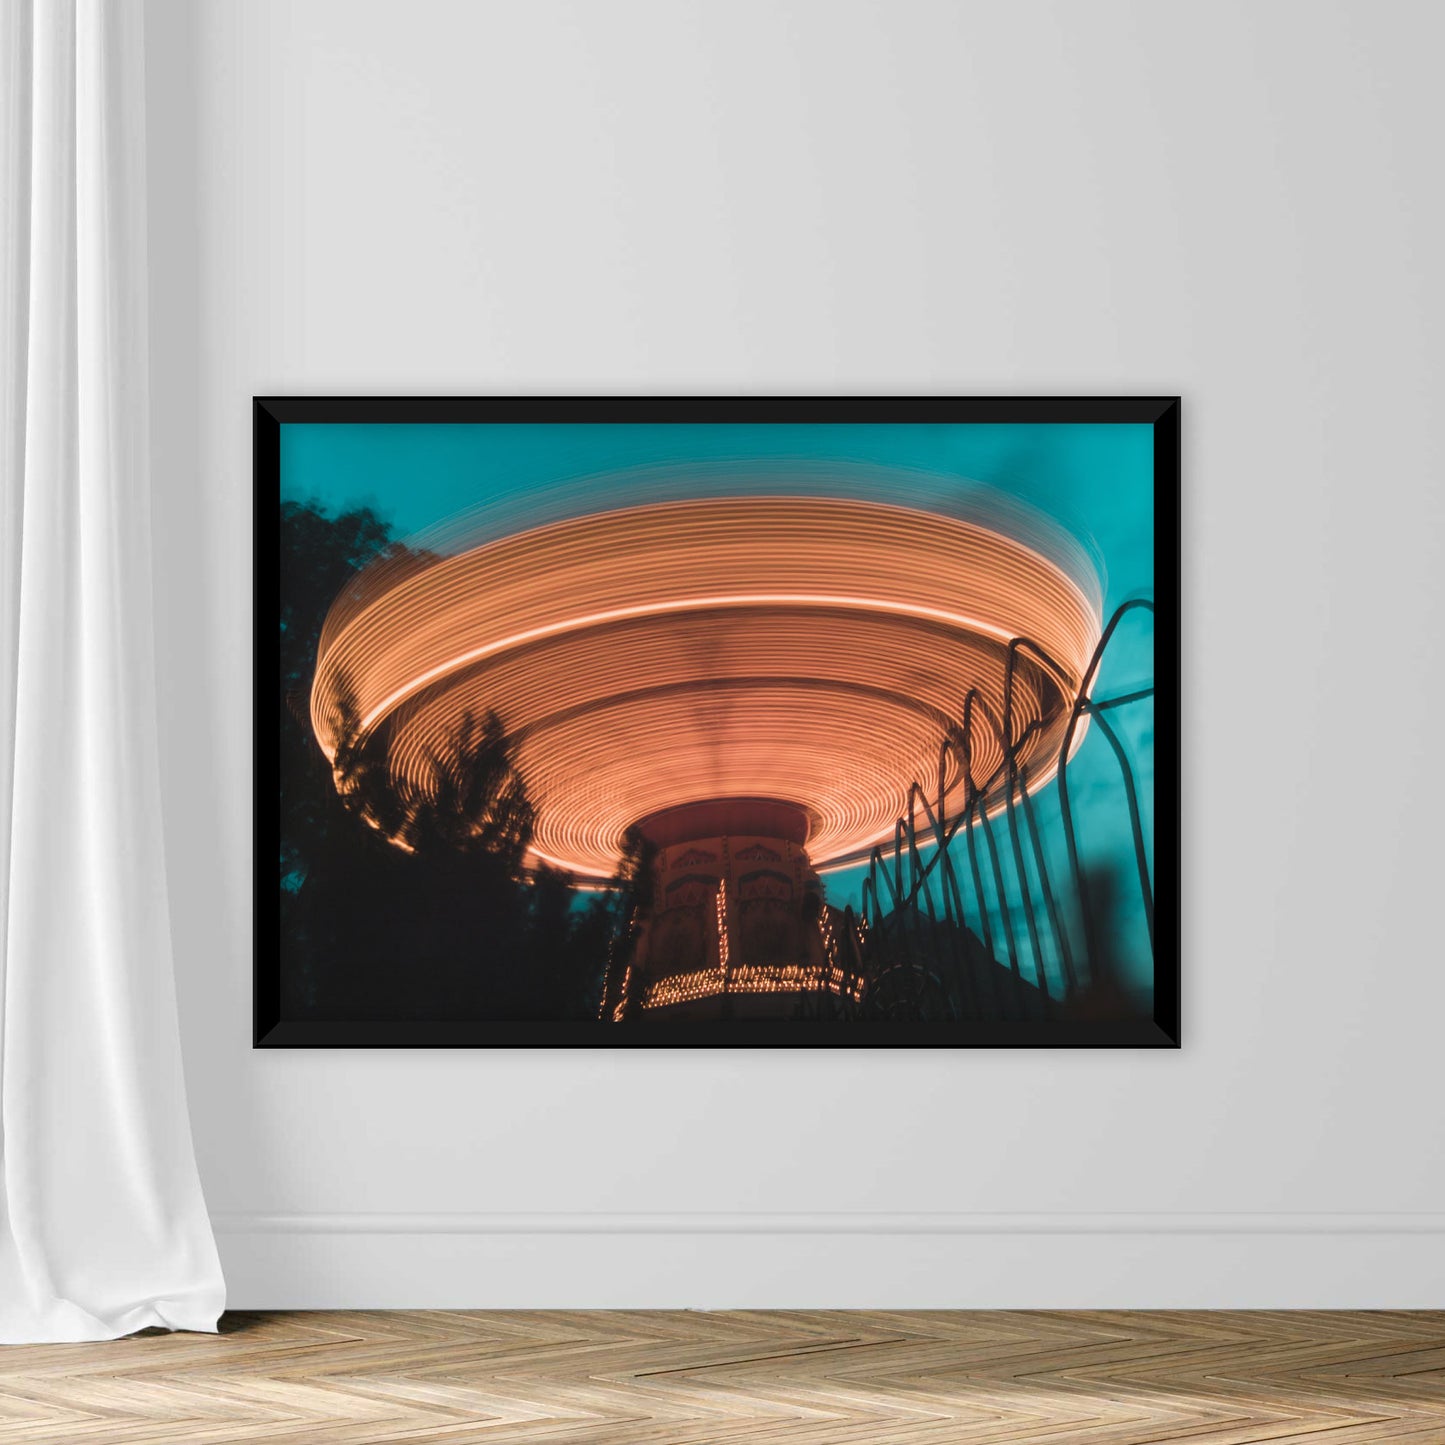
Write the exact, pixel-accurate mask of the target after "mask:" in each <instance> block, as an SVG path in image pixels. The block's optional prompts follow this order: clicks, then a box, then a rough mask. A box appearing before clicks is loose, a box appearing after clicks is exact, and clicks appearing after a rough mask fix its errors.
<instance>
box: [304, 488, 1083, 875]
mask: <svg viewBox="0 0 1445 1445" xmlns="http://www.w3.org/2000/svg"><path fill="white" fill-rule="evenodd" d="M1018 636H1024V637H1028V638H1030V639H1032V640H1033V641H1034V642H1036V643H1038V644H1039V645H1040V646H1041V647H1043V648H1044V650H1045V651H1046V652H1047V653H1048V654H1049V656H1050V657H1051V658H1053V659H1054V660H1055V662H1056V663H1057V669H1046V668H1044V667H1042V666H1039V665H1037V664H1036V663H1034V662H1033V661H1030V660H1027V659H1025V660H1021V661H1020V662H1019V663H1018V664H1017V673H1016V678H1015V692H1014V726H1015V729H1016V730H1022V729H1023V728H1024V727H1026V726H1028V725H1029V724H1030V723H1037V724H1038V725H1039V730H1038V732H1036V733H1035V735H1034V739H1033V742H1032V744H1031V745H1030V747H1029V748H1028V755H1029V756H1031V757H1034V758H1037V759H1040V760H1043V759H1048V758H1051V757H1052V756H1053V755H1054V754H1055V753H1056V752H1057V750H1058V747H1059V744H1060V742H1061V740H1062V735H1063V728H1064V724H1065V721H1066V716H1065V715H1066V711H1067V702H1068V701H1071V700H1072V696H1073V692H1074V689H1075V688H1076V687H1077V684H1078V682H1079V679H1080V678H1081V676H1082V674H1083V670H1084V668H1085V667H1086V666H1087V662H1088V658H1089V656H1090V653H1091V651H1092V649H1093V647H1094V644H1095V643H1096V641H1097V640H1098V636H1099V609H1098V604H1097V600H1092V599H1091V595H1090V591H1089V590H1088V587H1087V579H1076V578H1075V577H1073V576H1071V575H1069V573H1068V572H1067V571H1065V570H1064V568H1063V567H1061V566H1060V565H1059V564H1058V563H1057V562H1056V561H1052V560H1049V559H1048V558H1046V557H1045V556H1043V555H1042V554H1041V553H1040V552H1039V551H1037V550H1035V549H1033V548H1031V547H1029V546H1028V545H1026V544H1025V543H1023V542H1021V541H1018V540H1015V539H1014V538H1012V537H1010V536H1006V535H1004V534H1003V533H1002V532H1000V531H998V530H995V529H993V528H991V527H988V526H983V525H980V524H979V523H977V522H974V521H970V520H965V519H961V518H957V517H952V516H943V515H939V514H937V513H934V512H925V511H919V510H915V509H910V508H904V507H896V506H890V505H887V504H884V503H879V502H873V501H862V500H857V499H850V498H844V499H839V498H832V497H824V496H817V497H812V496H809V497H776V496H741V497H731V498H708V499H705V500H697V501H688V502H672V501H670V502H661V503H654V504H651V505H648V506H643V507H632V508H626V509H621V510H617V511H611V512H600V513H594V514H592V515H589V516H582V517H572V518H568V519H566V520H563V521H559V522H554V523H550V524H548V525H546V526H543V527H537V528H533V529H531V530H529V531H525V532H520V533H517V534H514V535H512V536H509V537H504V538H500V539H497V540H491V541H487V542H485V543H484V544H482V545H480V546H475V547H470V548H467V549H466V550H463V551H460V552H458V553H456V554H454V555H447V556H436V557H433V558H430V559H428V560H426V561H424V562H422V563H417V564H412V565H404V566H396V565H395V564H391V563H382V564H379V565H378V566H377V567H376V568H375V569H374V575H371V576H368V574H365V573H364V574H362V578H361V579H360V581H359V584H358V585H356V586H354V587H352V588H350V589H348V592H347V594H346V595H345V597H344V598H342V599H339V600H338V603H337V605H336V607H335V608H333V612H332V615H331V616H330V617H329V618H328V620H327V624H326V628H325V629H324V631H323V641H322V648H321V655H320V657H319V659H318V663H317V669H316V678H315V682H314V684H313V688H312V694H311V717H312V724H313V727H314V730H315V732H316V736H317V738H318V740H319V742H320V743H321V746H322V747H323V749H325V751H326V752H327V754H328V755H329V756H330V755H333V754H334V752H335V749H336V746H337V744H338V741H339V738H338V735H337V729H338V727H339V722H340V716H341V703H342V700H343V698H345V697H348V696H349V697H350V699H351V700H352V702H353V704H354V706H355V709H356V710H357V713H358V715H359V717H360V719H361V727H362V731H363V734H365V733H368V732H370V731H371V730H373V729H375V728H377V727H378V726H379V725H381V724H382V723H383V722H384V723H385V724H386V725H387V729H388V732H389V734H390V738H391V752H390V765H391V769H392V772H393V775H394V776H396V777H398V778H399V779H404V780H406V781H407V782H408V783H409V784H410V785H411V786H412V787H425V786H426V783H427V779H428V778H429V776H430V770H431V761H430V759H431V757H433V756H444V755H445V751H446V744H447V740H448V739H449V737H450V736H451V734H452V733H453V731H454V729H455V727H456V724H457V722H458V720H459V719H460V717H461V716H462V714H463V713H465V712H468V711H470V712H472V713H473V714H479V713H481V712H483V711H485V710H486V709H488V708H492V709H495V710H496V712H497V713H498V714H499V716H500V717H501V718H502V721H503V723H504V724H505V726H506V727H507V729H508V731H509V733H510V735H511V736H512V739H513V741H514V744H515V747H516V759H517V765H518V769H519V771H520V772H521V775H522V778H523V781H524V782H525V784H526V787H527V791H528V794H529V796H530V797H531V799H532V801H533V804H534V806H535V808H536V825H535V835H534V839H533V857H534V858H535V859H537V860H541V861H547V862H550V863H553V864H554V865H556V866H560V867H564V868H566V869H568V870H569V871H571V872H573V873H577V874H581V875H583V876H586V877H592V878H604V877H607V876H609V875H610V874H611V873H612V872H613V870H614V868H615V866H616V861H617V857H618V854H619V849H620V845H621V840H622V836H623V833H624V831H625V830H626V828H627V827H628V826H629V825H630V824H632V823H634V822H636V821H637V820H638V819H639V818H642V817H645V816H648V815H650V814H653V813H656V812H660V811H662V810H663V809H665V808H671V807H677V806H679V805H682V804H686V803H691V802H698V801H701V800H703V799H708V798H726V797H758V798H776V799H779V800H782V801H785V802H789V803H792V804H795V805H796V806H798V807H799V808H801V809H802V810H803V811H804V812H805V813H806V814H807V816H808V819H809V823H810V831H809V838H808V851H809V855H810V857H811V858H812V860H813V862H814V863H815V865H818V866H822V865H826V864H828V863H836V862H839V861H841V860H845V859H847V858H850V857H853V856H857V855H858V854H859V853H861V852H864V851H866V849H867V848H868V847H869V846H870V845H871V844H872V843H874V842H876V841H878V840H879V839H881V838H884V837H889V836H891V835H892V831H893V825H894V820H895V819H896V818H897V816H898V814H899V813H900V812H901V811H902V808H903V806H904V803H905V799H906V795H907V791H908V787H909V784H910V783H911V782H913V781H914V780H915V779H924V780H929V779H932V778H934V777H935V776H936V770H937V766H938V747H939V742H940V740H941V739H942V737H943V736H944V732H945V730H946V729H947V728H948V727H949V726H950V725H952V724H953V723H955V722H956V720H957V718H958V716H959V713H960V710H961V707H962V702H963V697H964V695H965V693H966V692H967V691H968V689H969V688H970V687H977V688H978V690H979V692H980V693H981V695H982V696H983V698H984V699H985V700H986V702H987V703H988V705H989V706H990V707H991V708H992V709H993V710H994V712H995V714H1000V713H1001V712H1002V708H1003V674H1004V663H1003V660H1004V654H1005V649H1006V646H1007V643H1008V641H1009V639H1011V638H1014V637H1018ZM986 733H987V730H979V731H977V732H976V733H975V745H976V746H975V759H974V775H975V777H986V776H988V774H989V773H990V772H991V771H992V770H993V769H994V768H995V767H997V766H998V764H999V763H1000V761H1001V751H1000V749H999V747H998V743H997V740H996V739H994V738H992V737H989V736H987V735H986ZM960 782H961V780H960V779H959V778H958V777H956V776H952V775H951V776H950V778H949V787H950V789H951V790H952V789H956V788H957V787H958V786H959V785H960Z"/></svg>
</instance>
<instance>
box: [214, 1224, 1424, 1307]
mask: <svg viewBox="0 0 1445 1445" xmlns="http://www.w3.org/2000/svg"><path fill="white" fill-rule="evenodd" d="M214 1223H215V1228H216V1236H217V1243H218V1245H219V1247H220V1250H221V1261H222V1264H223V1265H224V1267H225V1271H226V1280H227V1286H228V1305H229V1307H230V1308H232V1309H365V1308H373V1309H383V1308H393V1309H401V1308H438V1309H564V1308H567V1309H664V1308H668V1309H689V1308H691V1309H744V1308H751V1309H763V1308H777V1309H785V1308H797V1309H803V1308H816V1309H825V1308H826V1309H846V1308H896V1309H902V1308H915V1309H995V1308H1012V1309H1107V1308H1135V1309H1388V1308H1395V1309H1438V1308H1441V1307H1445V1214H1026V1215H1025V1214H1017V1215H997V1214H991V1215H983V1214H801V1213H799V1214H752V1213H736V1214H364V1213H361V1214H218V1215H217V1216H215V1219H214Z"/></svg>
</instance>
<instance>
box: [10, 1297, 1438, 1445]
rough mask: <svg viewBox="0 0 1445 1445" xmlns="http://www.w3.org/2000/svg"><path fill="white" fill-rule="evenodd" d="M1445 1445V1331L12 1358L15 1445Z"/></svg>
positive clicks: (722, 1327) (932, 1318) (573, 1325)
mask: <svg viewBox="0 0 1445 1445" xmlns="http://www.w3.org/2000/svg"><path fill="white" fill-rule="evenodd" d="M231 1440H237V1441H239V1440H266V1441H283V1442H303V1441H305V1442H318V1445H321V1442H325V1445H343V1442H345V1445H354V1442H360V1441H382V1440H398V1441H406V1442H409V1445H416V1442H423V1441H447V1442H453V1445H456V1442H462V1441H473V1440H476V1441H499V1442H500V1441H512V1440H517V1441H544V1440H545V1441H547V1442H549V1445H564V1442H584V1441H585V1442H589V1445H592V1442H595V1445H624V1442H626V1445H632V1442H652V1445H702V1442H706V1445H720V1442H732V1441H746V1442H754V1445H784V1442H787V1445H798V1442H804V1441H806V1442H810V1445H868V1442H882V1441H898V1442H924V1441H927V1442H949V1445H984V1442H989V1445H1004V1442H1007V1445H1023V1442H1031V1441H1047V1442H1049V1445H1144V1442H1153V1441H1169V1442H1176V1445H1178V1442H1189V1445H1246V1442H1250V1441H1265V1440H1267V1441H1272V1442H1275V1445H1285V1442H1290V1441H1296V1442H1310V1445H1363V1442H1366V1441H1381V1440H1400V1441H1409V1442H1412V1445H1425V1442H1427V1441H1428V1442H1434V1445H1445V1314H1425V1313H1415V1314H1411V1313H1390V1314H1375V1313H1328V1314H1326V1313H1216V1312H1209V1313H1152V1312H1151V1313H1107V1314H1106V1313H1076V1312H1070V1313H1036V1312H1030V1313H1004V1312H987V1313H912V1312H910V1313H896V1314H895V1313H887V1312H879V1311H868V1312H842V1311H839V1312H831V1311H796V1312H781V1313H779V1312H757V1313H717V1314H697V1313H682V1312H659V1313H650V1312H649V1313H628V1312H606V1313H603V1312H581V1313H558V1312H542V1313H516V1312H511V1313H461V1312H451V1311H374V1312H346V1313H307V1314H265V1315H261V1314H250V1315H248V1314H232V1315H228V1316H227V1317H226V1319H225V1321H224V1322H223V1326H222V1334H221V1335H220V1336H219V1337H212V1336H206V1335H164V1334H155V1333H151V1334H148V1335H144V1336H137V1337H133V1338H131V1339H127V1340H118V1341H116V1342H114V1343H111V1344H105V1345H47V1346H14V1347H11V1348H9V1349H3V1350H0V1441H4V1442H9V1441H17V1442H18V1441H24V1442H26V1445H40V1442H62V1441H63V1442H87V1445H98V1442H102V1441H127V1442H146V1445H150V1442H171V1441H205V1442H214V1441H231Z"/></svg>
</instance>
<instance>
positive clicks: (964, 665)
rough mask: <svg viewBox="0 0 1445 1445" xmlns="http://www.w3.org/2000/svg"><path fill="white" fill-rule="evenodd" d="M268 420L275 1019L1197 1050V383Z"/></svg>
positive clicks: (268, 742)
mask: <svg viewBox="0 0 1445 1445" xmlns="http://www.w3.org/2000/svg"><path fill="white" fill-rule="evenodd" d="M254 427H255V433H254V435H255V454H254V463H255V496H256V530H255V538H256V542H255V545H256V576H257V578H258V591H257V600H256V607H257V614H256V615H257V626H256V637H257V644H256V832H255V836H256V873H255V877H256V884H255V888H256V894H255V909H256V933H255V937H256V953H255V1017H254V1042H255V1043H256V1044H257V1045H259V1046H265V1047H278V1046H280V1047H287V1046H289V1047H297V1046H302V1047H313V1046H365V1047H376V1046H406V1047H428V1046H484V1047H493V1048H496V1047H515V1046H602V1047H615V1046H626V1047H632V1046H644V1047H658V1046H661V1047H694V1046H708V1047H745V1048H755V1047H760V1046H767V1047H785V1048H796V1047H813V1046H827V1047H845V1048H846V1047H877V1046H892V1047H896V1046H904V1047H917V1046H932V1047H959V1048H996V1047H1060V1046H1067V1047H1080V1046H1082V1047H1089V1046H1093V1047H1171V1046H1177V1044H1178V1042H1179V809H1178V797H1179V791H1178V790H1179V615H1180V612H1179V542H1178V537H1179V402H1178V399H1177V398H1174V397H1079V398H1059V397H1035V398H997V397H959V398H954V397H930V398H886V399H883V398H880V399H860V398H852V397H849V398H798V399H790V398H765V399H722V398H717V399H695V398H686V399H684V398H666V399H642V398H615V397H613V398H575V397H573V398H555V399H549V398H535V397H528V398H401V397H388V398H374V397H351V398H337V397H261V398H257V399H256V401H255V404H254ZM273 575H278V576H279V596H278V595H277V594H275V593H272V592H271V590H270V587H271V583H270V578H271V577H272V576H273ZM273 608H274V609H275V611H274V613H273ZM273 638H279V642H278V643H273V640H272V639H273ZM273 646H278V647H279V663H280V684H279V689H278V708H277V712H276V713H275V714H273V713H272V712H271V697H272V694H271V682H272V679H273V677H274V676H275V673H274V671H273V669H274V668H275V666H276V660H275V659H274V658H273V654H272V647H273ZM277 843H279V859H280V875H279V880H278V882H276V883H272V882H271V874H270V862H271V858H272V856H273V855H272V854H271V849H272V848H273V847H274V846H276V845H277Z"/></svg>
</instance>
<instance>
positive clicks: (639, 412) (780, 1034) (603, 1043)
mask: <svg viewBox="0 0 1445 1445" xmlns="http://www.w3.org/2000/svg"><path fill="white" fill-rule="evenodd" d="M297 422H305V423H328V422H334V423H351V424H356V423H514V422H525V423H532V424H538V423H558V424H565V423H575V422H591V423H608V422H624V423H674V424H675V423H686V422H706V423H719V422H737V423H768V422H772V423H790V422H791V423H834V424H836V423H847V422H866V423H870V424H878V423H888V422H896V423H934V424H937V423H963V424H966V423H975V424H978V423H985V424H987V423H993V424H1009V423H1011V424H1024V423H1101V424H1121V423H1131V424H1142V425H1148V426H1150V427H1152V428H1153V437H1154V553H1155V578H1156V581H1155V599H1154V602H1155V644H1154V645H1155V689H1156V692H1155V709H1156V711H1155V761H1154V769H1155V799H1154V818H1155V830H1154V859H1153V863H1154V888H1155V924H1156V929H1155V938H1156V953H1155V974H1154V989H1153V998H1154V1008H1153V1015H1152V1017H1151V1018H1137V1019H1130V1020H1118V1019H1114V1020H1101V1021H1098V1022H1087V1023H1086V1022H1082V1021H1078V1020H1073V1021H1065V1020H1051V1021H1036V1022H1030V1023H996V1022H995V1023H891V1022H816V1023H806V1024H799V1023H795V1022H783V1021H767V1022H751V1021H750V1022H740V1021H733V1022H720V1023H705V1022H694V1023H682V1024H679V1023H667V1022H655V1021H647V1022H620V1023H612V1022H601V1021H598V1022H595V1023H594V1022H563V1021H558V1022H470V1021H467V1022H440V1021H438V1022H430V1021H428V1022H418V1021H411V1020H397V1021H394V1022H390V1021H388V1022H350V1021H348V1022H323V1021H314V1020H298V1019H285V1018H283V1017H282V1013H281V977H282V966H283V963H282V959H281V955H280V947H279V941H280V930H279V899H278V897H277V894H276V890H275V886H274V884H269V883H267V882H263V880H269V878H270V876H271V871H270V870H271V858H272V857H273V856H274V855H273V852H272V850H273V849H274V840H275V837H276V830H277V827H278V813H277V788H276V780H277V777H278V766H279V760H278V748H277V738H276V736H275V734H274V732H273V723H272V720H271V719H272V715H271V712H270V707H271V688H272V686H273V685H274V683H273V679H274V677H275V675H276V673H275V668H276V665H277V656H276V652H275V649H276V647H277V642H276V640H275V639H276V629H275V615H276V614H275V613H274V612H273V611H272V608H273V607H275V606H277V596H278V594H277V593H270V592H269V587H270V585H271V584H270V582H269V579H271V578H273V577H275V576H277V573H278V568H277V551H276V547H277V533H276V515H277V508H278V503H279V496H280V483H281V450H280V442H281V427H282V426H283V425H285V424H287V423H297ZM252 425H253V433H252V436H253V486H254V505H255V512H254V535H253V546H254V578H255V587H254V609H255V620H256V627H255V649H254V650H255V671H254V679H255V681H254V704H255V706H254V727H255V732H254V753H253V756H254V813H253V820H254V860H255V866H254V883H253V923H254V934H253V938H254V943H253V980H252V983H253V1017H252V1046H253V1047H255V1048H493V1049H496V1048H579V1047H606V1048H724V1047H726V1048H749V1049H752V1048H790V1049H796V1048H805V1049H807V1048H880V1047H887V1048H975V1049H977V1048H988V1049H995V1048H1177V1047H1179V1046H1180V1042H1181V1036H1180V962H1181V960H1180V953H1181V939H1180V502H1181V493H1180V398H1179V397H1177V396H1052V397H1051V396H1031V397H1022V396H967V397H965V396H923V397H905V396H896V397H847V396H832V397H781V396H777V397H631V396H575V397H565V396H559V397H540V396H512V397H504V396H489V397H481V396H428V397H420V396H417V397H404V396H258V397H255V398H253V407H252ZM263 862H264V865H265V866H264V867H263Z"/></svg>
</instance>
